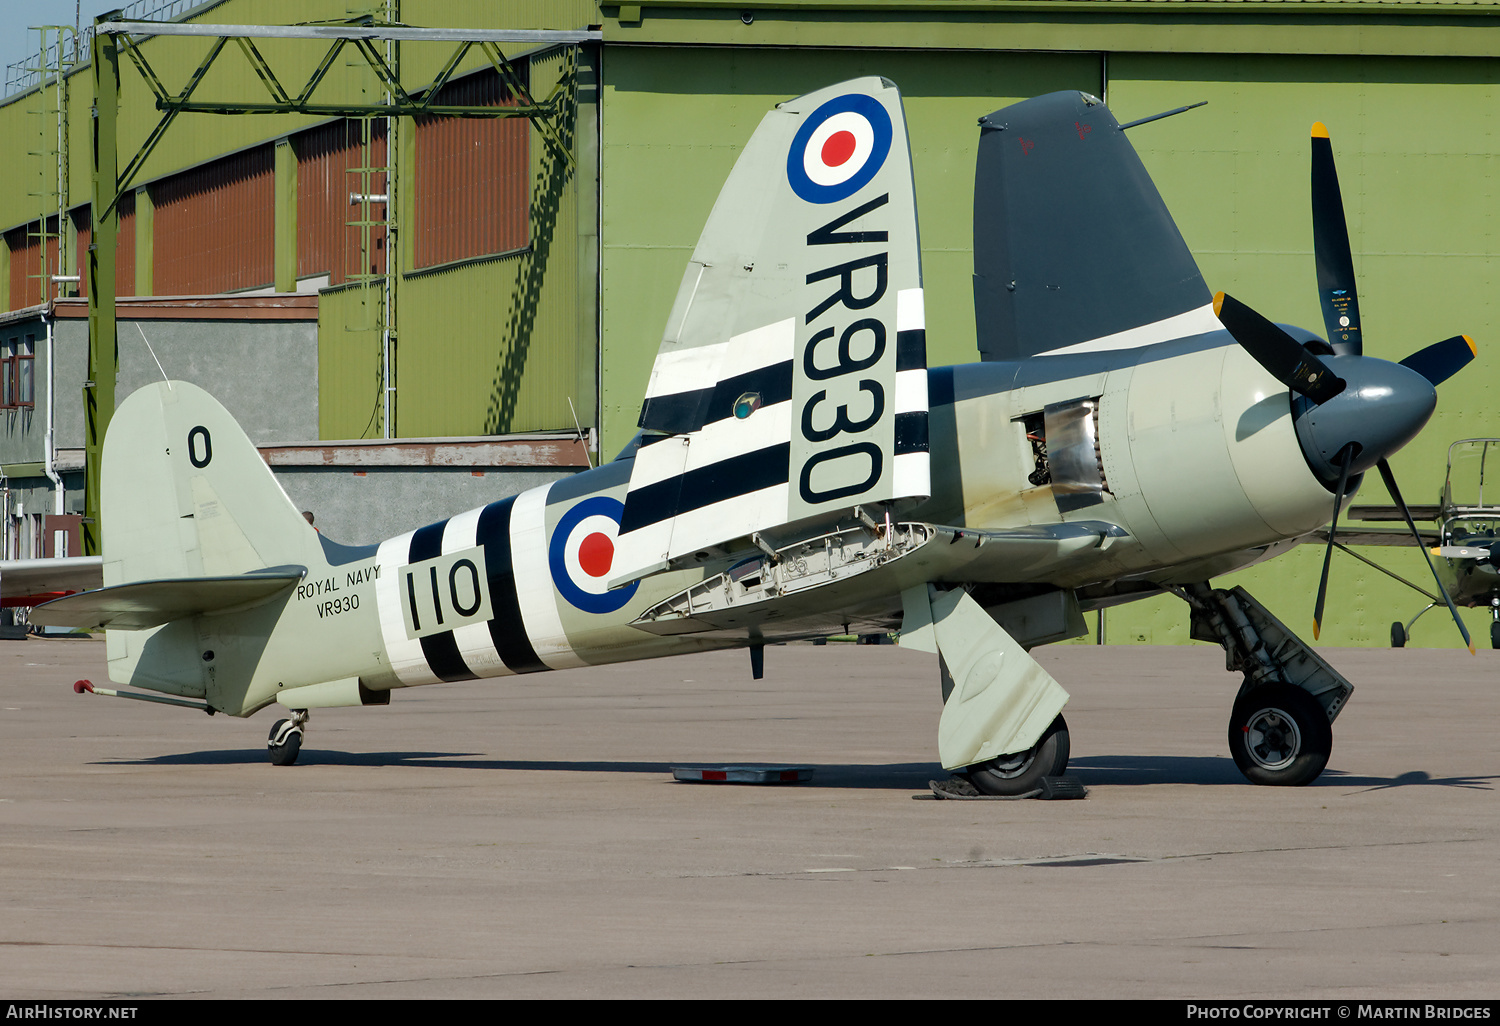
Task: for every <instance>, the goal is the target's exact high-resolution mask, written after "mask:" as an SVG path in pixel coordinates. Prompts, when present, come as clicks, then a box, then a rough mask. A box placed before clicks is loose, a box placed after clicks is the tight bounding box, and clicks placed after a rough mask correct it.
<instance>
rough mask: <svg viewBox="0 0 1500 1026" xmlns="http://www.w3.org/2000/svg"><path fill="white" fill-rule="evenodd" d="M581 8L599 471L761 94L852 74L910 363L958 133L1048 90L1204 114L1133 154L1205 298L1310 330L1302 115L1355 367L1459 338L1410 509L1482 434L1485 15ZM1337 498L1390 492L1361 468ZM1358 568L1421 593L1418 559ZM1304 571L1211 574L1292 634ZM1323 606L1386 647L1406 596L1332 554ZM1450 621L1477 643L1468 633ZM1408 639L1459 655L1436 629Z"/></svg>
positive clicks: (1119, 7)
mask: <svg viewBox="0 0 1500 1026" xmlns="http://www.w3.org/2000/svg"><path fill="white" fill-rule="evenodd" d="M603 10H604V12H605V15H606V18H605V22H604V29H605V43H604V56H603V61H604V75H603V81H604V93H603V104H602V108H603V113H602V117H603V128H602V143H601V152H602V157H601V183H602V185H601V189H602V192H601V195H602V234H601V240H602V241H601V245H602V257H601V272H600V273H601V295H602V305H601V310H602V324H603V327H602V338H603V342H602V350H601V363H602V379H603V381H604V389H603V396H602V411H601V413H602V428H603V439H604V451H605V452H606V454H607V453H609V452H612V451H614V449H616V448H617V447H618V446H620V445H622V444H623V443H624V442H625V440H626V439H627V438H628V437H629V435H630V433H631V432H632V431H633V430H634V422H635V417H636V414H637V412H638V408H639V407H638V402H639V396H640V395H641V393H642V391H643V390H644V387H645V382H646V378H647V375H648V373H649V370H650V362H651V359H652V357H653V356H654V353H655V350H656V346H657V342H658V340H659V338H660V333H661V330H662V328H663V324H664V321H665V318H666V313H667V311H668V309H669V308H670V306H671V302H672V299H673V297H674V296H675V294H676V290H677V287H678V284H679V282H680V279H681V273H682V268H683V267H684V266H685V264H686V261H687V259H688V257H689V255H690V253H691V251H692V248H693V245H694V244H695V242H696V240H697V235H698V232H699V230H700V228H701V226H702V224H703V221H704V219H705V217H706V216H707V214H708V211H709V209H710V208H711V207H712V205H713V202H714V200H715V197H716V196H717V193H718V189H719V187H720V185H721V184H722V182H723V180H724V178H725V176H726V175H727V173H728V171H729V168H730V167H731V166H732V164H733V162H734V159H735V157H736V156H737V154H738V152H739V149H740V147H742V146H743V145H744V142H745V141H746V140H747V139H748V138H749V136H750V134H751V132H752V131H753V130H754V127H755V125H756V124H757V123H758V122H759V120H760V117H761V116H762V115H763V114H764V112H765V111H766V110H767V109H768V108H769V107H770V106H771V105H772V104H774V103H775V102H777V101H779V100H782V99H786V98H789V97H791V96H795V95H798V94H800V93H802V92H805V91H807V90H810V89H814V88H818V87H820V86H823V85H827V84H830V83H832V82H836V81H840V80H843V79H847V78H851V77H854V76H856V75H866V74H879V75H884V76H885V77H887V78H889V79H891V80H893V81H895V82H896V83H897V84H898V85H899V86H900V87H901V89H902V94H903V98H904V101H905V105H906V111H907V120H908V123H909V126H910V132H911V141H912V150H913V152H912V160H913V166H914V172H915V176H916V187H917V205H918V211H919V215H920V217H921V232H922V257H923V271H924V279H925V280H924V286H925V289H926V291H927V297H928V298H927V310H928V347H929V361H930V362H931V363H932V364H934V365H936V364H941V363H957V362H967V361H970V360H973V359H975V358H976V355H977V354H976V350H975V342H974V322H973V304H972V293H971V286H970V275H971V273H972V246H971V232H972V225H971V221H970V218H971V211H972V193H973V173H974V156H975V150H976V146H977V142H978V130H977V128H976V121H977V119H978V118H979V117H980V116H982V115H984V114H987V113H989V112H991V111H993V110H995V109H998V108H1000V107H1003V106H1005V105H1006V104H1007V103H1010V102H1014V101H1015V100H1018V99H1023V98H1025V97H1028V96H1032V95H1037V94H1040V93H1044V92H1049V91H1052V90H1056V89H1084V90H1088V91H1090V92H1094V93H1096V94H1101V95H1103V96H1104V97H1105V99H1106V101H1107V102H1108V103H1109V105H1110V107H1111V108H1112V110H1113V111H1114V112H1115V114H1116V116H1117V117H1118V118H1119V120H1120V121H1121V122H1122V123H1123V122H1127V121H1130V120H1134V119H1136V118H1141V117H1146V116H1149V115H1152V114H1156V113H1159V112H1161V111H1165V110H1169V109H1172V108H1175V107H1179V106H1183V105H1185V104H1188V103H1194V102H1197V101H1199V100H1207V101H1208V105H1207V106H1206V107H1202V108H1199V109H1196V110H1193V111H1189V112H1187V113H1184V114H1181V115H1178V116H1176V117H1172V118H1168V119H1165V120H1163V121H1159V122H1153V123H1151V124H1148V125H1142V126H1140V127H1138V128H1134V129H1132V130H1131V133H1130V138H1131V141H1132V143H1133V144H1134V145H1135V147H1136V148H1137V150H1138V151H1139V152H1140V154H1141V157H1142V159H1143V160H1144V162H1145V163H1146V166H1147V168H1148V170H1149V171H1150V172H1151V174H1152V176H1153V178H1154V179H1155V181H1156V183H1157V186H1158V188H1159V189H1160V191H1161V193H1162V195H1163V197H1164V199H1165V200H1166V203H1167V205H1168V207H1169V208H1170V209H1171V211H1172V212H1173V215H1174V216H1175V217H1176V219H1177V222H1178V225H1179V227H1180V228H1181V230H1182V232H1183V235H1184V237H1185V238H1186V240H1187V242H1188V245H1189V246H1190V247H1191V249H1192V251H1193V253H1194V254H1195V256H1196V257H1197V259H1198V262H1199V264H1200V266H1201V268H1202V270H1203V273H1204V277H1205V279H1206V280H1207V282H1208V284H1209V287H1210V289H1213V290H1215V291H1217V290H1221V289H1222V290H1226V291H1229V292H1232V293H1233V294H1234V295H1235V296H1236V297H1237V298H1241V299H1242V300H1244V301H1246V302H1248V303H1250V304H1252V305H1253V306H1255V307H1256V308H1258V309H1260V310H1262V311H1264V312H1265V313H1267V314H1268V315H1269V316H1271V317H1272V318H1273V319H1275V320H1281V321H1285V322H1290V323H1294V324H1299V325H1303V326H1306V327H1308V328H1311V329H1313V330H1315V331H1318V332H1319V333H1320V334H1321V332H1322V327H1321V325H1322V317H1321V314H1320V312H1319V307H1318V302H1317V298H1316V292H1315V280H1314V269H1313V259H1312V237H1311V228H1310V203H1309V143H1308V138H1309V129H1310V127H1311V125H1312V124H1313V122H1314V121H1322V122H1324V123H1325V124H1327V126H1328V128H1329V130H1330V132H1331V134H1332V138H1333V143H1334V149H1335V153H1336V155H1337V158H1338V162H1339V169H1340V173H1341V179H1342V183H1343V192H1344V201H1345V206H1346V208H1347V212H1348V220H1349V228H1350V233H1351V237H1352V246H1353V249H1354V259H1355V268H1356V272H1357V274H1358V275H1359V287H1360V299H1361V305H1362V309H1363V312H1364V313H1363V316H1364V322H1365V328H1366V335H1367V341H1366V345H1367V347H1368V351H1370V352H1371V353H1372V354H1374V355H1377V356H1381V357H1386V358H1389V359H1400V358H1402V357H1404V356H1406V355H1407V354H1408V353H1410V352H1412V351H1414V350H1416V349H1419V348H1421V347H1422V346H1424V345H1427V344H1428V343H1430V342H1433V341H1436V340H1438V339H1440V338H1445V337H1447V336H1449V335H1453V334H1456V333H1459V332H1464V333H1467V334H1469V335H1471V336H1472V337H1474V338H1475V339H1476V340H1477V342H1478V343H1479V347H1480V349H1479V358H1478V359H1477V360H1476V361H1475V362H1474V363H1473V364H1471V365H1470V366H1469V367H1468V368H1467V369H1466V370H1465V372H1464V373H1462V374H1461V375H1459V376H1458V377H1457V378H1455V379H1453V380H1451V381H1449V382H1447V383H1446V384H1445V385H1444V386H1443V388H1442V389H1441V390H1440V394H1439V407H1438V412H1437V413H1436V414H1435V415H1434V417H1433V419H1432V421H1431V422H1430V423H1429V425H1428V427H1427V428H1426V430H1425V431H1424V432H1423V433H1422V435H1421V436H1419V437H1418V438H1417V440H1416V441H1414V442H1413V443H1412V444H1411V445H1409V446H1408V447H1407V448H1406V449H1405V450H1403V451H1402V452H1401V453H1400V454H1399V455H1397V456H1396V457H1395V458H1394V459H1393V461H1392V462H1393V465H1394V467H1395V471H1396V474H1397V478H1398V481H1400V482H1401V483H1402V487H1403V490H1404V491H1405V493H1406V496H1407V498H1408V501H1413V502H1431V501H1434V500H1435V499H1436V496H1437V493H1438V490H1439V488H1440V486H1441V484H1442V477H1443V467H1444V460H1445V453H1446V448H1447V446H1448V444H1449V443H1450V442H1451V441H1453V440H1455V439H1458V438H1463V437H1472V436H1480V435H1500V413H1497V411H1496V398H1497V397H1496V395H1495V383H1496V381H1497V375H1500V362H1497V361H1500V311H1497V310H1496V307H1495V301H1494V298H1493V292H1494V289H1493V282H1494V281H1495V271H1496V257H1495V256H1494V252H1495V241H1494V240H1495V238H1496V229H1497V227H1500V223H1497V219H1500V211H1497V207H1496V203H1495V201H1494V199H1493V193H1494V189H1495V184H1496V182H1495V179H1496V175H1497V171H1500V165H1497V156H1500V132H1497V128H1500V121H1497V119H1500V106H1497V103H1496V100H1497V99H1500V97H1497V77H1500V62H1497V60H1496V55H1497V54H1500V5H1495V4H1491V3H1479V4H1473V3H1471V4H1408V3H1374V4H1372V3H1322V4H1297V3H1275V2H1272V3H1257V4H1246V3H1236V2H1233V0H1230V2H1222V3H1193V2H1179V3H1173V2H1165V3H1163V2H1153V3H1146V2H1131V0H1114V2H1093V3H1089V2H1069V0H1059V2H1054V3H1024V2H983V0H978V2H971V3H963V4H958V3H926V4H917V3H900V2H891V3H878V2H871V3H858V4H855V3H846V4H840V3H830V2H823V3H817V2H808V3H776V4H766V5H759V6H756V7H754V8H748V9H747V8H745V7H744V6H743V5H740V4H732V5H731V4H725V3H713V2H696V3H694V2H687V0H682V2H677V0H670V2H668V3H663V4H647V5H643V6H641V7H638V8H635V7H631V6H630V5H622V6H620V7H614V6H610V5H606V6H605V7H604V8H603ZM745 15H748V18H747V17H745ZM747 22H748V23H747ZM1079 267H1080V275H1081V276H1086V275H1088V274H1090V273H1099V274H1107V273H1108V268H1104V267H1095V266H1093V265H1091V263H1090V260H1089V254H1087V253H1080V254H1079ZM1183 473H1184V474H1185V475H1191V474H1192V468H1183ZM1359 501H1360V502H1362V503H1384V502H1386V501H1388V500H1387V497H1386V495H1385V493H1384V489H1383V487H1382V486H1381V484H1380V482H1379V481H1378V480H1377V479H1376V478H1375V476H1374V475H1370V479H1369V480H1367V481H1366V482H1365V483H1364V485H1363V487H1362V489H1361V491H1360V494H1359ZM1330 512H1331V503H1330ZM1367 552H1369V554H1370V555H1373V556H1377V557H1378V559H1379V561H1380V562H1382V563H1383V564H1384V565H1386V566H1388V567H1389V568H1391V569H1392V570H1394V571H1395V572H1397V573H1400V574H1402V575H1403V576H1405V577H1407V578H1408V579H1410V580H1413V581H1417V582H1419V583H1420V582H1423V581H1424V579H1425V580H1428V581H1430V577H1429V576H1428V574H1427V570H1426V567H1425V565H1424V563H1423V561H1422V559H1421V554H1420V553H1419V552H1417V551H1416V550H1415V549H1410V548H1386V549H1381V550H1376V551H1369V550H1367ZM1321 559H1322V549H1321V546H1311V545H1308V546H1302V547H1299V548H1298V549H1296V550H1294V551H1293V552H1291V553H1289V554H1286V555H1284V556H1281V557H1279V558H1277V559H1275V560H1272V561H1268V562H1267V563H1265V564H1263V565H1261V566H1258V567H1254V568H1251V569H1250V570H1247V571H1243V572H1241V573H1240V574H1238V575H1234V576H1233V577H1231V578H1227V579H1225V580H1224V581H1222V582H1218V583H1220V584H1221V586H1229V585H1232V584H1234V583H1243V584H1244V585H1245V586H1246V587H1248V588H1249V589H1250V590H1252V591H1253V592H1254V593H1255V594H1256V595H1257V596H1258V597H1260V598H1261V599H1262V601H1264V602H1266V603H1267V604H1268V605H1269V606H1270V607H1271V608H1272V609H1273V610H1274V611H1275V612H1276V613H1277V614H1278V615H1279V616H1280V617H1282V618H1283V619H1284V620H1286V621H1287V623H1288V624H1289V625H1291V626H1293V627H1294V628H1295V629H1297V630H1299V631H1305V629H1306V627H1307V626H1308V621H1309V620H1310V619H1311V615H1312V605H1313V595H1314V592H1315V590H1316V587H1317V580H1318V574H1319V571H1320V568H1321ZM1330 596H1331V597H1330V605H1329V612H1328V613H1327V614H1326V615H1325V623H1324V625H1323V628H1324V629H1323V632H1322V633H1323V637H1322V643H1325V644H1333V645H1384V644H1387V643H1388V641H1389V628H1390V623H1391V621H1392V620H1394V619H1401V620H1407V619H1409V618H1410V617H1411V616H1412V615H1414V614H1415V613H1416V612H1417V611H1418V610H1420V609H1421V608H1422V607H1423V606H1424V605H1425V604H1426V602H1427V600H1426V599H1424V598H1422V597H1420V596H1419V595H1417V593H1415V592H1413V591H1411V590H1409V589H1407V588H1405V587H1404V586H1402V585H1400V584H1398V583H1395V582H1393V581H1391V580H1389V579H1388V578H1386V577H1384V576H1383V575H1381V574H1379V573H1378V572H1377V571H1375V570H1372V569H1370V568H1368V567H1366V566H1364V565H1363V564H1361V563H1358V562H1356V561H1355V560H1354V559H1352V558H1350V557H1348V556H1346V555H1344V554H1336V555H1335V561H1334V572H1333V576H1332V579H1331V581H1330ZM1464 615H1465V618H1466V621H1467V622H1468V624H1469V626H1470V629H1471V631H1473V632H1474V633H1475V635H1476V637H1479V638H1481V639H1482V638H1483V636H1484V633H1485V631H1486V625H1487V623H1488V621H1489V616H1488V615H1487V614H1486V613H1485V612H1484V611H1482V610H1480V611H1474V610H1470V611H1465V614H1464ZM1090 619H1091V621H1092V618H1090ZM1106 619H1107V623H1106V636H1107V640H1108V641H1109V642H1111V643H1132V642H1134V643H1154V644H1163V643H1180V642H1185V641H1186V640H1187V616H1186V610H1185V607H1184V606H1183V604H1182V603H1181V602H1180V601H1179V600H1178V599H1176V598H1175V597H1163V598H1161V599H1156V600H1147V601H1144V602H1140V603H1135V604H1133V605H1130V606H1125V607H1120V608H1117V609H1113V610H1110V611H1109V612H1108V614H1107V618H1106ZM1090 640H1092V639H1090ZM1413 644H1418V645H1440V646H1451V645H1459V644H1461V642H1460V640H1459V638H1458V636H1457V632H1456V631H1455V630H1454V629H1453V627H1452V625H1451V623H1448V622H1446V621H1445V620H1443V619H1441V618H1440V616H1439V613H1438V612H1434V613H1433V614H1431V615H1430V616H1427V617H1424V618H1423V620H1422V621H1421V622H1420V623H1418V625H1417V626H1416V628H1415V630H1414V638H1413Z"/></svg>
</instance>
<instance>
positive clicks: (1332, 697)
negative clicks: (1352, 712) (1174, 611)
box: [1177, 584, 1354, 787]
mask: <svg viewBox="0 0 1500 1026" xmlns="http://www.w3.org/2000/svg"><path fill="white" fill-rule="evenodd" d="M1177 590H1178V593H1179V594H1180V595H1181V596H1182V597H1183V598H1184V599H1186V600H1187V603H1188V605H1190V606H1191V607H1192V610H1193V631H1192V635H1193V638H1194V639H1196V640H1198V641H1213V642H1217V643H1218V644H1219V645H1221V646H1222V647H1223V649H1224V652H1225V656H1226V659H1225V662H1226V664H1227V666H1228V668H1229V669H1230V670H1239V671H1241V672H1243V673H1244V675H1245V683H1244V684H1243V685H1241V687H1240V692H1239V695H1238V696H1237V697H1236V698H1235V702H1234V709H1233V711H1232V712H1231V713H1230V717H1229V752H1230V754H1231V755H1232V756H1234V763H1235V765H1236V766H1238V767H1239V769H1240V772H1241V773H1243V774H1244V775H1245V777H1246V779H1248V780H1249V781H1250V782H1251V783H1254V784H1270V785H1279V786H1284V787H1297V786H1301V785H1303V784H1310V783H1312V782H1313V781H1314V780H1316V779H1318V775H1319V774H1321V773H1322V772H1323V767H1324V766H1326V765H1328V755H1329V753H1330V752H1331V751H1332V750H1333V727H1332V724H1333V721H1334V719H1335V718H1336V717H1337V716H1338V714H1339V712H1340V710H1342V709H1343V707H1344V703H1345V702H1347V701H1348V700H1349V695H1350V693H1352V692H1353V691H1354V685H1353V684H1350V683H1349V682H1348V681H1347V680H1345V679H1344V678H1343V677H1342V676H1340V675H1339V673H1338V671H1337V670H1335V669H1334V668H1333V667H1332V666H1329V665H1328V664H1327V663H1326V662H1324V661H1323V659H1322V657H1321V656H1319V655H1318V654H1317V653H1316V652H1314V651H1313V650H1312V649H1311V648H1309V647H1308V646H1307V644H1306V643H1304V642H1303V641H1302V639H1301V638H1299V637H1297V635H1295V634H1293V633H1292V632H1291V631H1290V630H1288V629H1287V627H1286V625H1285V624H1283V623H1282V622H1281V621H1280V620H1278V619H1276V618H1275V617H1274V616H1272V615H1271V614H1270V612H1269V611H1268V610H1267V609H1266V607H1265V606H1262V605H1261V604H1260V603H1259V602H1257V601H1255V599H1253V598H1251V597H1250V593H1249V592H1247V591H1245V589H1243V588H1235V589H1234V590H1233V591H1220V590H1215V589H1211V588H1209V586H1208V585H1207V584H1192V585H1187V586H1186V587H1183V588H1180V589H1177Z"/></svg>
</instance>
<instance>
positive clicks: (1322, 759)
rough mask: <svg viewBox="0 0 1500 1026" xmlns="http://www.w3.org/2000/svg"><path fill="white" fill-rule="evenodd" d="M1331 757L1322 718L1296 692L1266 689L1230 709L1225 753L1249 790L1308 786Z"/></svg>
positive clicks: (1284, 687) (1312, 701)
mask: <svg viewBox="0 0 1500 1026" xmlns="http://www.w3.org/2000/svg"><path fill="white" fill-rule="evenodd" d="M1332 751H1333V725H1332V724H1330V723H1329V722H1328V714H1327V713H1326V712H1324V711H1323V707H1322V706H1321V705H1319V704H1318V700H1317V699H1316V698H1314V697H1313V696H1312V695H1309V694H1308V693H1307V692H1306V691H1304V690H1302V689H1301V688H1299V687H1293V686H1292V685H1290V684H1267V685H1265V686H1263V687H1258V688H1256V689H1255V690H1254V691H1251V692H1250V693H1249V694H1247V695H1245V696H1244V697H1243V698H1241V699H1240V700H1239V701H1238V702H1236V703H1235V704H1234V712H1233V714H1232V715H1231V716H1230V718H1229V753H1230V754H1231V755H1233V756H1234V764H1235V765H1236V766H1238V767H1239V768H1240V772H1241V773H1243V774H1245V778H1246V779H1247V780H1249V781H1250V782H1251V783H1252V784H1269V785H1274V786H1280V787H1301V786H1302V785H1303V784H1311V783H1312V782H1313V781H1314V780H1317V779H1318V774H1320V773H1322V772H1323V767H1324V766H1327V765H1328V755H1329V753H1330V752H1332Z"/></svg>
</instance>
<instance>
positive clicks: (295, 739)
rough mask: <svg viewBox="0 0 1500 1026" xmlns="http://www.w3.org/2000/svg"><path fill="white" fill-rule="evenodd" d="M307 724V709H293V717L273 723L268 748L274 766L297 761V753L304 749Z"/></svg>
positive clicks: (267, 743)
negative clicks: (303, 734)
mask: <svg viewBox="0 0 1500 1026" xmlns="http://www.w3.org/2000/svg"><path fill="white" fill-rule="evenodd" d="M306 726H307V710H306V709H293V710H292V718H291V719H289V720H277V721H276V722H275V723H273V724H272V725H271V736H270V737H268V738H267V739H266V750H267V752H268V753H269V754H270V757H271V765H272V766H290V765H291V764H292V763H294V762H296V761H297V755H298V753H300V752H301V751H302V731H303V729H304V728H305V727H306Z"/></svg>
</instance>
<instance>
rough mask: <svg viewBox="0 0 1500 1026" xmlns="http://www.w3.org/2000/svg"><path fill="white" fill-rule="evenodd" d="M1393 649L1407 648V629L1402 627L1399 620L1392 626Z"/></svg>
mask: <svg viewBox="0 0 1500 1026" xmlns="http://www.w3.org/2000/svg"><path fill="white" fill-rule="evenodd" d="M1391 647H1392V648H1405V647H1406V628H1405V627H1404V626H1402V624H1401V621H1400V620H1397V621H1395V622H1394V623H1392V624H1391Z"/></svg>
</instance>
